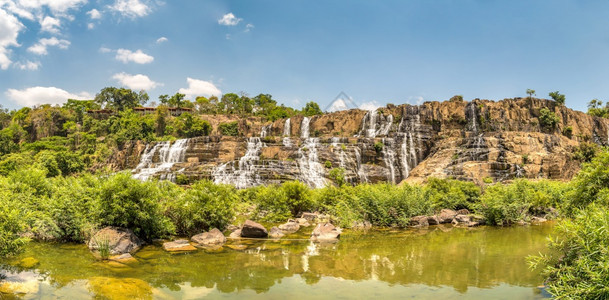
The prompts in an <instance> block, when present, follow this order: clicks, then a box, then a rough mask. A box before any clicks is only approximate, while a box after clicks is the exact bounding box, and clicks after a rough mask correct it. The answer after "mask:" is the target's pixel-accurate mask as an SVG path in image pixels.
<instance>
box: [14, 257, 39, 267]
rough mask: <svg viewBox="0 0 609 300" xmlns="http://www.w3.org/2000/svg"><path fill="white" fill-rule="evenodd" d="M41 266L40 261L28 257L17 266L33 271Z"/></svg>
mask: <svg viewBox="0 0 609 300" xmlns="http://www.w3.org/2000/svg"><path fill="white" fill-rule="evenodd" d="M39 264H40V261H39V260H37V259H35V258H33V257H26V258H24V259H22V260H20V261H19V263H18V264H17V265H18V266H19V267H22V268H25V269H33V268H35V267H36V266H38V265H39Z"/></svg>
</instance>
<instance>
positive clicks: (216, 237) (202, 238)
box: [190, 228, 226, 246]
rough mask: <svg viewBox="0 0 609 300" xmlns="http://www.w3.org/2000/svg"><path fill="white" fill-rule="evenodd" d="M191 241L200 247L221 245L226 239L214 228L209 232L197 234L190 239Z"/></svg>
mask: <svg viewBox="0 0 609 300" xmlns="http://www.w3.org/2000/svg"><path fill="white" fill-rule="evenodd" d="M190 240H191V241H193V242H195V243H197V244H198V245H201V246H209V245H221V244H224V243H225V242H226V237H225V236H224V234H222V232H221V231H220V230H218V228H214V229H212V230H210V231H209V232H203V233H199V234H197V235H194V236H193V237H191V238H190Z"/></svg>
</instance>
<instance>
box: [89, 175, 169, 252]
mask: <svg viewBox="0 0 609 300" xmlns="http://www.w3.org/2000/svg"><path fill="white" fill-rule="evenodd" d="M162 200H164V199H162V198H161V194H160V191H159V185H158V184H157V183H156V182H141V181H138V180H136V179H133V178H131V174H129V173H127V172H123V173H118V174H116V175H114V176H111V177H109V178H108V179H106V180H105V181H104V182H103V183H102V184H101V190H100V196H99V202H98V207H97V209H96V211H97V212H98V219H99V220H100V225H102V226H118V227H125V228H129V229H131V230H133V232H134V233H135V234H136V235H137V236H138V237H140V238H143V239H145V240H152V239H154V238H160V237H164V236H166V235H167V234H171V233H173V232H174V226H173V224H171V222H170V220H169V219H168V218H167V217H165V216H164V215H163V213H162V210H161V204H162V203H161V201H162Z"/></svg>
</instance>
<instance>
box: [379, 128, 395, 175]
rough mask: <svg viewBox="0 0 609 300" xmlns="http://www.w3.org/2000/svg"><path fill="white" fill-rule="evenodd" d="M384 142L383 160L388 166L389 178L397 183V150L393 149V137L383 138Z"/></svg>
mask: <svg viewBox="0 0 609 300" xmlns="http://www.w3.org/2000/svg"><path fill="white" fill-rule="evenodd" d="M382 142H383V151H382V153H383V160H384V161H385V166H386V167H387V170H388V172H387V180H388V181H391V183H395V151H393V139H385V138H383V139H382Z"/></svg>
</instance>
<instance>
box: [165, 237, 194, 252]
mask: <svg viewBox="0 0 609 300" xmlns="http://www.w3.org/2000/svg"><path fill="white" fill-rule="evenodd" d="M163 249H164V250H165V251H169V252H181V251H194V250H197V248H195V247H193V246H192V245H191V244H190V243H189V242H188V241H187V240H176V241H173V242H167V243H163Z"/></svg>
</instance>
